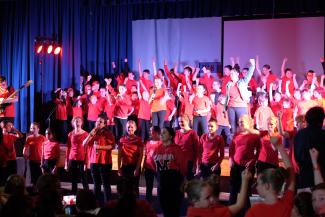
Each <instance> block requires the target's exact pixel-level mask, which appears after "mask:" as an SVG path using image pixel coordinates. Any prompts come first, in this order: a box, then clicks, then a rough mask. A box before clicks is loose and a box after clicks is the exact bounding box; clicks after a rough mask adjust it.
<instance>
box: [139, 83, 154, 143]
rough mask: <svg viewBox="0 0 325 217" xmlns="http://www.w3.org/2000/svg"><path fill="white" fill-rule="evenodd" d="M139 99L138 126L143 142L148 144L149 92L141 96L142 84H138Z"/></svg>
mask: <svg viewBox="0 0 325 217" xmlns="http://www.w3.org/2000/svg"><path fill="white" fill-rule="evenodd" d="M138 97H139V112H138V125H139V136H141V139H142V142H146V141H147V140H148V139H149V127H150V118H151V112H149V111H150V109H151V108H150V104H149V92H147V91H143V92H142V95H141V91H140V84H139V83H138Z"/></svg>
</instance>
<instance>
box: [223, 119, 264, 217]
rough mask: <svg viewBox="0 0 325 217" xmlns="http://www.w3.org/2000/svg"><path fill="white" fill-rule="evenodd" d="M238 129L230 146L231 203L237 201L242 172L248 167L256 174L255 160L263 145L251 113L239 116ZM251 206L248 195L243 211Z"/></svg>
mask: <svg viewBox="0 0 325 217" xmlns="http://www.w3.org/2000/svg"><path fill="white" fill-rule="evenodd" d="M238 130H239V131H238V133H237V134H236V135H235V136H234V138H233V140H232V143H231V145H230V147H229V164H230V167H231V169H230V198H229V204H230V205H231V204H235V203H236V201H237V195H238V193H239V189H240V185H241V179H240V176H241V173H242V172H243V171H244V170H245V169H246V168H249V169H250V171H251V172H252V173H253V176H254V172H255V162H256V160H257V158H258V155H259V150H260V146H261V145H260V137H259V135H258V131H256V130H254V129H253V120H252V118H251V117H250V116H249V115H243V116H241V117H240V118H239V121H238ZM251 185H252V183H250V184H249V189H251ZM249 194H250V192H249ZM249 207H250V201H249V198H248V195H247V203H246V205H245V209H244V210H243V211H242V212H243V213H244V212H245V211H246V210H247V209H248V208H249ZM243 213H241V214H243ZM241 216H242V215H241Z"/></svg>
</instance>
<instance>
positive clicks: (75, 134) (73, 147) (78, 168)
mask: <svg viewBox="0 0 325 217" xmlns="http://www.w3.org/2000/svg"><path fill="white" fill-rule="evenodd" d="M71 125H72V127H73V130H72V131H71V132H70V133H69V135H68V140H67V152H66V162H65V169H66V170H68V171H69V172H70V173H71V177H72V179H71V182H72V190H71V192H72V194H76V193H77V190H78V179H79V177H81V180H82V185H83V188H84V189H87V190H88V189H89V187H88V182H87V176H86V172H85V170H84V165H85V155H86V154H85V149H84V147H83V144H82V143H83V141H84V140H85V139H86V138H87V136H88V133H87V132H86V131H84V130H83V129H82V125H83V119H82V117H75V118H73V119H72V121H71Z"/></svg>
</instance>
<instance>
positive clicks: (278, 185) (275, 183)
mask: <svg viewBox="0 0 325 217" xmlns="http://www.w3.org/2000/svg"><path fill="white" fill-rule="evenodd" d="M287 177H288V173H287V171H286V170H285V169H284V168H282V167H279V168H277V169H274V168H269V169H266V170H263V171H262V172H261V173H260V175H259V178H260V180H261V181H262V183H268V184H270V185H271V186H272V188H273V190H274V191H275V192H276V193H279V192H280V191H281V189H282V185H283V183H284V182H285V180H286V178H287Z"/></svg>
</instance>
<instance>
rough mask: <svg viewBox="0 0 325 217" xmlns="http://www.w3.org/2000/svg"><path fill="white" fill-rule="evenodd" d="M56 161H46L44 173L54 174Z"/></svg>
mask: <svg viewBox="0 0 325 217" xmlns="http://www.w3.org/2000/svg"><path fill="white" fill-rule="evenodd" d="M56 161H57V160H56V159H48V160H44V163H43V165H42V167H43V170H44V172H45V173H52V170H53V169H54V167H55V166H56Z"/></svg>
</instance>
